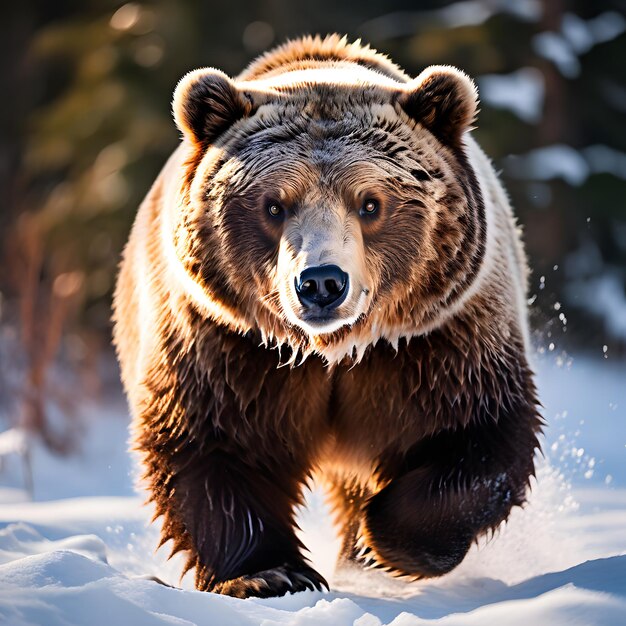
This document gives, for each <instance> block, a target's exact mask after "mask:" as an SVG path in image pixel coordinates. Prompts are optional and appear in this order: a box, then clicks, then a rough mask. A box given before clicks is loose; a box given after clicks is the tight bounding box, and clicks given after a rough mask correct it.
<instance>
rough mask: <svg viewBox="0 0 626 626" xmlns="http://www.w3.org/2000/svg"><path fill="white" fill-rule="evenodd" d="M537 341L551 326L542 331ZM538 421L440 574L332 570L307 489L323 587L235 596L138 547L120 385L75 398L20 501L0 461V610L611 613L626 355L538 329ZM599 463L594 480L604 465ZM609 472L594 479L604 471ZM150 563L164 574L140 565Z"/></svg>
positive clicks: (250, 618)
mask: <svg viewBox="0 0 626 626" xmlns="http://www.w3.org/2000/svg"><path fill="white" fill-rule="evenodd" d="M548 339H549V340H550V342H551V343H554V342H555V339H554V338H546V341H548ZM541 350H543V352H544V354H543V355H541V354H539V353H538V354H537V369H538V382H539V385H540V392H541V397H542V401H543V404H544V405H545V415H546V418H547V420H548V422H549V428H548V429H547V432H546V436H545V443H544V453H545V458H543V459H539V469H538V474H537V479H536V481H534V484H533V491H532V495H531V498H530V501H529V504H528V505H527V506H526V507H525V508H524V509H523V510H522V509H519V510H515V511H514V513H513V515H512V516H511V519H510V521H509V523H508V524H506V525H505V526H503V527H502V528H501V529H500V530H499V531H498V532H497V533H496V535H495V537H493V538H489V539H484V540H481V542H480V545H479V546H477V547H475V548H473V549H472V550H471V552H470V554H469V555H468V556H467V558H466V560H465V561H464V562H463V563H462V564H461V565H460V566H459V567H458V568H457V569H456V570H455V571H453V572H452V573H451V574H449V575H448V576H445V577H443V578H441V579H437V580H430V581H423V582H418V583H407V582H405V581H402V580H396V579H392V578H390V577H387V576H386V575H384V574H381V573H378V572H362V571H354V572H342V573H341V574H340V575H334V574H333V563H334V558H335V555H336V551H337V548H338V541H337V539H336V537H335V536H334V534H333V531H332V527H331V524H330V521H329V517H328V512H327V510H326V507H325V505H324V502H323V497H322V495H321V494H320V493H319V492H318V491H315V492H313V493H312V494H310V496H309V498H308V500H309V506H308V508H307V509H305V510H303V511H302V512H301V513H300V517H299V519H300V523H301V526H302V528H303V531H302V534H303V539H304V541H305V542H306V543H307V545H308V546H309V547H310V548H311V550H312V554H311V557H312V560H313V562H314V564H315V565H316V567H318V568H319V570H320V571H321V572H322V573H323V574H325V575H326V576H328V577H329V578H330V580H331V587H332V591H331V592H329V593H318V592H304V593H299V594H296V595H290V596H286V597H284V598H273V599H268V600H258V599H250V600H238V599H235V598H229V597H223V596H217V595H214V594H208V593H201V592H196V591H194V590H193V585H192V580H191V578H190V577H189V576H187V577H185V578H184V579H183V580H182V582H179V580H178V575H179V572H180V568H181V561H182V557H175V558H174V559H172V560H171V561H167V553H168V550H167V546H165V548H164V549H162V550H160V551H158V552H156V553H155V552H154V547H155V546H156V544H157V538H158V528H157V526H156V525H155V524H150V523H149V520H150V517H151V509H150V507H146V506H143V505H142V498H141V497H139V496H138V495H136V494H135V493H134V492H133V489H132V483H133V475H134V469H133V466H132V463H131V459H130V457H129V455H128V454H127V453H126V439H127V418H126V413H125V409H124V405H123V403H122V401H121V399H115V398H114V399H109V400H108V401H107V404H106V406H103V405H102V404H100V405H93V406H89V407H85V415H86V418H87V424H86V433H87V437H86V439H85V448H84V450H83V452H82V454H80V455H78V456H76V457H72V458H70V459H66V460H60V459H58V458H55V457H52V456H50V455H49V454H48V453H47V452H46V451H45V450H43V449H42V448H41V447H40V446H39V445H37V444H36V443H35V444H33V445H31V455H32V458H33V481H34V487H35V489H34V494H35V501H29V500H28V499H27V496H26V494H25V492H24V491H23V490H22V489H21V485H22V476H21V463H20V460H19V458H17V455H15V456H16V458H15V459H11V458H10V454H7V456H6V457H5V459H4V460H5V465H4V468H3V470H2V472H1V473H0V622H2V623H7V624H10V625H11V626H23V625H24V626H25V625H31V624H46V625H50V626H57V625H58V626H61V625H63V626H67V625H73V624H90V625H93V626H99V625H101V624H102V625H104V624H106V625H107V626H108V625H110V624H111V623H118V624H133V625H137V626H148V625H150V626H151V625H157V624H158V625H161V624H163V625H165V624H167V625H177V626H181V625H189V624H219V625H220V626H222V625H224V626H228V625H252V624H263V625H265V626H269V625H278V624H290V625H294V626H308V625H313V624H333V625H336V626H343V625H348V624H350V625H352V624H356V625H357V626H381V625H382V624H393V626H417V625H420V624H445V625H457V624H463V625H473V624H476V625H481V626H482V625H484V624H505V625H517V624H519V625H523V626H527V624H528V623H533V622H534V623H537V624H551V625H561V624H562V625H565V624H567V625H568V626H569V625H571V624H602V625H613V624H615V625H617V624H623V623H624V621H625V619H624V618H625V616H626V532H625V531H624V528H626V464H625V463H624V461H625V460H626V459H625V457H626V448H625V447H624V444H625V443H626V420H625V419H624V415H625V411H626V385H624V381H625V380H626V364H624V363H619V362H614V361H613V360H612V359H611V352H610V349H609V351H608V353H607V356H608V358H606V359H602V358H601V359H599V360H594V359H590V358H588V357H574V358H572V357H571V356H569V355H565V354H563V353H562V352H560V351H559V348H558V346H557V347H556V348H555V349H554V350H552V351H546V350H545V349H544V348H543V347H542V346H541V345H539V352H541ZM609 478H610V480H608V479H609ZM607 483H609V484H607ZM152 577H158V578H159V579H161V580H162V581H164V582H166V583H168V584H171V585H173V587H168V586H165V585H163V584H159V583H158V582H155V581H154V580H152V579H151V578H152Z"/></svg>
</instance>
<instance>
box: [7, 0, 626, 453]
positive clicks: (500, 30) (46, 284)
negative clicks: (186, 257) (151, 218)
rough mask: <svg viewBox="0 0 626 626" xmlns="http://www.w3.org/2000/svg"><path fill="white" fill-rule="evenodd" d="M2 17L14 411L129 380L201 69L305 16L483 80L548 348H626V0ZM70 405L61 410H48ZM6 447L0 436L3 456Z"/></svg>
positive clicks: (160, 9)
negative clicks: (157, 240)
mask: <svg viewBox="0 0 626 626" xmlns="http://www.w3.org/2000/svg"><path fill="white" fill-rule="evenodd" d="M3 13H4V18H3V20H2V25H1V26H0V30H1V37H0V86H1V92H2V93H3V94H4V96H3V97H2V98H1V100H0V125H1V129H2V131H1V135H0V190H1V191H2V194H1V200H0V202H1V208H0V242H1V248H0V258H1V265H0V412H2V415H3V416H4V417H7V416H8V417H9V418H10V419H11V420H13V421H16V420H17V421H19V422H20V423H21V424H22V425H24V426H25V427H27V428H29V429H35V430H37V431H38V432H41V433H42V434H43V436H44V440H45V441H46V442H47V443H48V445H49V446H50V447H51V448H53V449H56V450H58V451H61V452H63V451H65V450H67V449H70V448H71V446H72V443H73V437H74V436H75V433H76V428H75V427H73V426H67V425H66V427H63V420H61V422H62V423H61V426H60V427H59V425H58V424H57V425H53V424H52V422H51V421H50V419H49V416H48V413H49V407H50V405H54V406H56V407H57V411H56V412H57V414H59V415H66V416H67V415H71V414H72V407H73V406H75V405H76V403H78V402H80V399H81V397H84V396H95V395H97V394H98V393H102V392H103V390H106V389H107V388H109V387H108V386H109V385H114V384H116V383H115V381H116V376H117V374H116V369H115V365H114V361H113V359H112V358H111V357H112V351H111V348H110V331H111V323H110V301H111V292H112V288H113V284H114V280H115V274H116V267H117V263H118V260H119V255H120V251H121V250H122V247H123V245H124V242H125V240H126V238H127V235H128V232H129V228H130V226H131V223H132V221H133V218H134V215H135V211H136V209H137V206H138V204H139V203H140V201H141V200H142V198H143V196H144V195H145V194H146V192H147V190H148V188H149V186H150V184H151V182H152V181H153V179H154V178H155V176H156V174H157V172H158V171H159V169H160V168H161V166H162V165H163V163H164V162H165V160H166V158H167V156H168V155H169V153H170V152H171V151H172V150H173V148H174V147H175V146H176V144H177V142H178V133H177V130H176V128H175V126H174V123H173V121H172V119H171V114H170V98H171V94H172V91H173V89H174V87H175V85H176V83H177V81H178V79H179V78H180V77H181V76H182V75H183V74H184V73H185V72H187V71H188V70H190V69H193V68H196V67H199V66H203V65H211V66H215V67H219V68H220V69H223V70H224V71H226V72H227V73H229V74H231V75H236V74H237V73H238V72H239V71H241V70H242V69H243V68H244V67H245V65H246V64H247V63H248V62H249V61H250V60H252V59H253V58H254V57H255V56H256V55H257V54H258V53H260V52H262V51H263V50H265V49H267V48H268V47H270V46H272V45H274V44H277V43H280V42H283V41H285V40H286V39H287V38H290V37H295V36H298V35H301V34H306V33H321V34H325V33H329V32H339V33H343V34H346V35H348V37H349V38H350V39H356V38H362V39H363V40H364V41H366V42H369V43H370V44H371V45H372V46H373V47H375V48H377V49H378V50H380V51H382V52H385V53H387V54H388V55H390V56H391V57H392V58H393V59H394V60H395V61H396V62H398V63H399V64H400V65H401V66H403V67H404V68H405V69H406V70H408V71H409V72H410V73H412V74H413V75H416V74H418V73H419V72H420V71H421V70H422V69H423V68H424V67H425V66H427V65H429V64H434V63H435V64H452V65H456V66H459V67H461V68H462V69H464V70H465V71H466V72H467V73H469V74H470V75H471V76H473V77H474V78H475V79H476V80H477V83H478V86H479V91H480V96H481V113H480V116H479V121H478V129H477V131H476V136H477V138H478V140H479V142H480V143H481V144H482V146H483V147H484V149H485V150H486V151H487V153H488V154H489V155H490V156H491V157H492V158H493V160H494V162H495V164H496V167H497V168H498V169H499V170H501V172H502V178H503V179H504V182H505V184H506V186H507V188H508V190H509V192H510V195H511V196H512V199H513V203H514V206H515V207H516V211H517V214H518V216H519V220H520V222H521V223H522V224H523V226H524V231H525V240H526V244H527V249H528V253H529V256H530V259H531V264H532V267H533V275H532V281H531V290H530V294H529V298H530V301H531V304H532V307H531V310H532V317H533V325H534V328H535V329H536V334H535V339H536V341H537V345H538V349H539V351H555V353H556V352H559V351H561V350H565V349H576V350H586V351H589V352H591V353H593V354H597V355H598V356H600V357H602V356H603V355H604V356H605V357H606V356H608V355H611V356H613V357H620V356H622V357H623V356H624V354H625V353H626V350H625V347H626V124H624V119H625V115H626V17H625V16H626V0H595V1H594V2H590V1H588V0H587V1H585V0H572V1H570V2H567V1H565V0H517V1H513V0H511V1H507V0H466V1H459V2H435V1H433V0H424V1H413V2H409V1H407V0H404V1H403V0H387V1H385V2H382V1H381V0H377V1H375V0H361V2H359V3H356V2H352V1H348V0H316V1H315V2H309V3H295V2H289V1H287V0H257V1H253V0H230V2H226V3H224V2H214V1H212V0H205V1H196V0H188V1H184V0H159V1H155V2H132V3H126V4H124V3H120V2H115V1H112V0H80V2H79V1H78V0H56V1H55V2H48V1H46V0H25V1H23V2H14V3H10V7H5V9H4V10H3ZM52 421H54V420H52ZM1 448H2V445H0V454H1V452H2V450H1Z"/></svg>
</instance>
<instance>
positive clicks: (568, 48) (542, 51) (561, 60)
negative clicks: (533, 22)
mask: <svg viewBox="0 0 626 626" xmlns="http://www.w3.org/2000/svg"><path fill="white" fill-rule="evenodd" d="M624 31H626V18H625V17H624V16H623V15H621V14H620V13H618V12H617V11H605V12H604V13H600V14H599V15H597V16H596V17H594V18H592V19H590V20H583V19H582V18H581V17H579V16H578V15H575V14H574V13H566V14H565V15H564V16H563V19H562V22H561V29H560V32H552V31H544V32H542V33H538V34H537V35H535V37H534V38H533V41H532V45H533V48H534V50H535V52H536V53H537V54H538V55H539V56H541V57H543V58H544V59H547V60H548V61H551V62H552V63H554V65H555V66H556V67H557V68H558V70H559V71H560V72H561V74H562V75H563V76H565V78H576V77H577V76H578V75H579V74H580V69H581V68H580V60H579V56H582V55H583V54H586V53H587V52H589V50H591V48H593V47H594V46H596V45H598V44H602V43H606V42H608V41H612V40H613V39H615V38H616V37H619V36H620V35H621V34H622V33H623V32H624Z"/></svg>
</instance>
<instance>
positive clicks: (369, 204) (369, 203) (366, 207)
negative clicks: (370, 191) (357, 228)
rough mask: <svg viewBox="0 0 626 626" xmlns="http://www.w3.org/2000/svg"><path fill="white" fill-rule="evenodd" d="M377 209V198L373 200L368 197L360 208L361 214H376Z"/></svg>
mask: <svg viewBox="0 0 626 626" xmlns="http://www.w3.org/2000/svg"><path fill="white" fill-rule="evenodd" d="M377 211H378V202H376V200H372V198H366V200H365V202H363V206H362V207H361V208H360V209H359V215H361V216H366V215H367V216H369V215H374V214H375V213H376V212H377Z"/></svg>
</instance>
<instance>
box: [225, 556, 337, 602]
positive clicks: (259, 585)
mask: <svg viewBox="0 0 626 626" xmlns="http://www.w3.org/2000/svg"><path fill="white" fill-rule="evenodd" d="M324 588H326V590H328V583H327V582H326V580H325V579H324V578H323V576H321V575H320V574H318V573H317V572H316V571H315V570H314V569H312V568H310V567H308V566H306V565H299V566H296V567H294V566H292V565H287V564H285V565H281V566H280V567H275V568H273V569H268V570H265V571H263V572H257V573H256V574H247V575H245V576H240V577H239V578H233V579H232V580H226V581H224V582H222V583H219V584H218V585H216V586H215V587H214V589H213V592H214V593H220V594H223V595H227V596H233V597H235V598H250V597H255V598H273V597H277V596H284V595H285V594H286V593H296V592H298V591H305V590H307V589H309V590H310V591H323V589H324Z"/></svg>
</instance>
